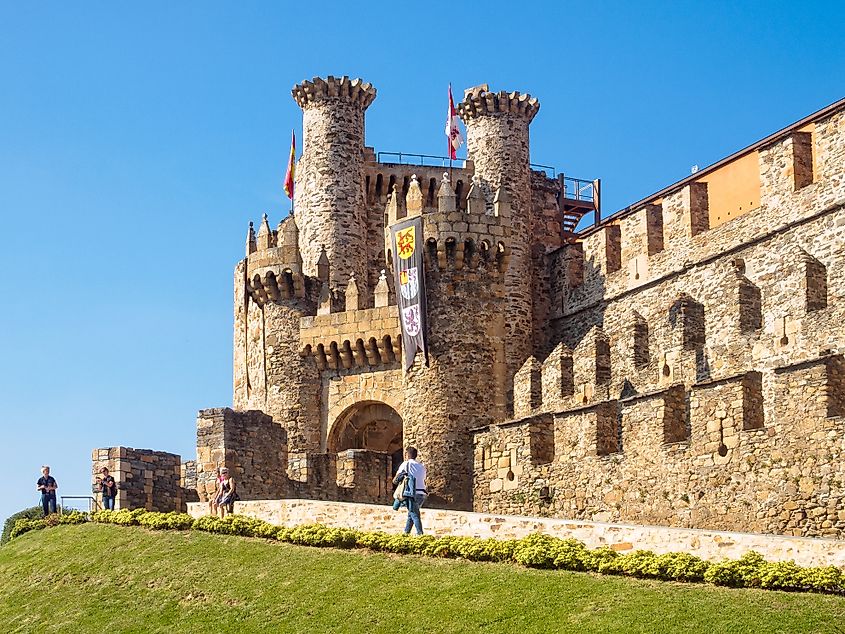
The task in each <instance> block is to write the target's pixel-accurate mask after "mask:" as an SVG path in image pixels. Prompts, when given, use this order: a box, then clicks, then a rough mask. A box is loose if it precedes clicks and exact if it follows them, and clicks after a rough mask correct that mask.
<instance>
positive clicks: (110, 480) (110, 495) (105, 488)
mask: <svg viewBox="0 0 845 634" xmlns="http://www.w3.org/2000/svg"><path fill="white" fill-rule="evenodd" d="M100 473H102V474H103V477H102V478H98V480H99V481H100V491H101V492H102V494H103V508H104V509H106V510H107V511H113V510H114V499H115V497H117V482H115V481H114V477H113V476H111V475H109V468H108V467H103V468H102V469H101V470H100Z"/></svg>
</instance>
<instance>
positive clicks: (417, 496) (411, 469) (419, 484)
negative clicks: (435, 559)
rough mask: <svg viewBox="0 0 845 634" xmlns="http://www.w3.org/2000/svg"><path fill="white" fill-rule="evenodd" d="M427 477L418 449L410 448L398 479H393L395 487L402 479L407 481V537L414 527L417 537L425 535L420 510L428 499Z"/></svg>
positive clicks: (398, 472)
mask: <svg viewBox="0 0 845 634" xmlns="http://www.w3.org/2000/svg"><path fill="white" fill-rule="evenodd" d="M425 476H426V469H425V465H424V464H423V463H421V462H418V461H417V448H416V447H408V448H407V449H406V450H405V462H403V463H402V464H401V465H399V470H398V471H397V472H396V477H395V478H393V484H394V486H395V485H397V484H399V481H400V480H401V479H402V478H405V479H406V486H405V491H404V497H405V500H404V501H405V502H406V503H407V505H408V520H407V522H405V534H406V535H408V534H410V532H411V527H412V526H413V527H414V528H415V529H416V531H417V535H422V534H423V527H422V518H421V517H420V509H421V508H422V505H423V504H425V500H426V498H427V497H428V491H427V490H426V488H425ZM411 487H413V488H411Z"/></svg>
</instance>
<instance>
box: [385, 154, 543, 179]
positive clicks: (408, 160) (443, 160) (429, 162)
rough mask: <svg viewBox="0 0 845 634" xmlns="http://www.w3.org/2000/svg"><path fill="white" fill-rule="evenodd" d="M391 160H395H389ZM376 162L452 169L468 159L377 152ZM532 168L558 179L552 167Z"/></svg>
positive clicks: (540, 166) (534, 164) (536, 166)
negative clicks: (450, 167)
mask: <svg viewBox="0 0 845 634" xmlns="http://www.w3.org/2000/svg"><path fill="white" fill-rule="evenodd" d="M391 158H392V159H394V160H389V159H391ZM383 159H387V160H383ZM376 161H377V162H379V163H391V164H393V165H419V166H420V167H449V163H450V161H451V164H452V167H466V161H467V159H462V158H457V159H450V158H449V157H448V156H434V155H433V154H413V153H410V152H377V153H376ZM530 167H531V169H533V170H536V171H538V172H545V174H546V175H547V176H549V177H550V178H556V177H557V170H555V168H554V167H552V166H551V165H540V164H539V163H531V164H530Z"/></svg>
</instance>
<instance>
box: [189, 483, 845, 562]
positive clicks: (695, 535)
mask: <svg viewBox="0 0 845 634" xmlns="http://www.w3.org/2000/svg"><path fill="white" fill-rule="evenodd" d="M188 507H189V508H188V512H189V513H191V515H193V516H194V517H200V516H202V515H203V514H204V513H205V512H206V509H205V507H204V505H202V504H190V505H188ZM235 512H236V513H240V514H242V515H247V516H249V517H255V518H258V519H261V520H264V521H266V522H270V523H271V524H276V525H279V526H298V525H301V524H313V523H314V522H317V523H319V524H323V525H325V526H330V527H336V528H356V529H358V530H363V531H382V532H387V533H399V532H401V531H402V529H403V528H404V526H405V518H406V516H407V515H406V513H405V512H404V511H399V512H395V511H393V510H392V509H391V508H390V506H388V505H385V504H383V505H378V506H376V505H371V504H348V503H344V502H316V501H312V500H273V501H264V502H236V503H235ZM422 523H423V528H424V529H425V531H426V533H428V534H431V535H435V536H438V537H441V536H445V535H454V536H460V537H480V538H491V537H492V538H495V539H520V538H522V537H525V536H527V535H531V534H533V533H545V534H547V535H552V536H554V537H559V538H561V539H569V538H573V539H577V540H580V541H582V542H584V543H585V544H586V545H587V547H589V548H598V547H600V546H608V547H610V548H612V549H613V550H616V551H619V552H622V553H625V552H631V551H633V550H651V551H653V552H655V553H658V554H663V553H670V552H685V553H690V554H692V555H697V556H698V557H701V558H702V559H706V560H709V561H721V560H722V559H725V558H731V559H738V558H739V557H742V555H744V554H746V553H747V552H748V551H751V550H754V551H756V552H758V553H761V554H762V555H763V556H764V557H766V559H768V560H770V561H790V560H793V561H795V563H797V564H798V565H799V566H829V565H834V566H840V567H842V566H845V541H835V540H830V539H809V538H804V537H780V536H773V535H758V534H751V533H738V532H723V531H711V530H696V529H684V528H668V527H663V526H634V525H629V524H606V523H598V522H585V521H582V520H562V519H551V518H547V517H513V516H507V515H490V514H486V513H466V512H462V511H447V510H439V509H430V508H425V507H423V509H422Z"/></svg>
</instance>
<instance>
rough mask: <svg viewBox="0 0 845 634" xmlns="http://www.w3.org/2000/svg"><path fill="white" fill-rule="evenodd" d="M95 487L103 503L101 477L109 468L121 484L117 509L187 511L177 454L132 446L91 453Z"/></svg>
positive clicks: (96, 450)
mask: <svg viewBox="0 0 845 634" xmlns="http://www.w3.org/2000/svg"><path fill="white" fill-rule="evenodd" d="M91 462H92V466H91V485H92V490H93V491H94V494H95V495H96V497H97V501H98V502H99V503H101V504H102V494H101V493H100V492H99V491H98V486H97V478H98V477H100V470H101V469H102V468H103V467H107V468H108V469H109V471H110V472H111V475H112V476H114V479H115V480H116V481H117V499H116V500H115V507H116V508H117V509H138V508H140V509H147V510H148V511H162V512H168V511H183V510H184V509H185V495H184V489H183V488H182V486H181V482H180V481H181V476H182V460H181V458H180V457H179V456H178V455H177V454H172V453H167V452H166V451H153V450H151V449H133V448H132V447H102V448H98V449H94V450H93V451H92V453H91Z"/></svg>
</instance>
